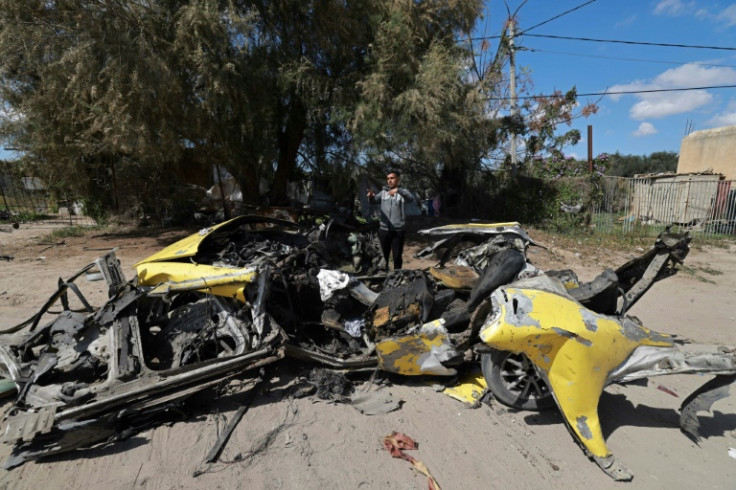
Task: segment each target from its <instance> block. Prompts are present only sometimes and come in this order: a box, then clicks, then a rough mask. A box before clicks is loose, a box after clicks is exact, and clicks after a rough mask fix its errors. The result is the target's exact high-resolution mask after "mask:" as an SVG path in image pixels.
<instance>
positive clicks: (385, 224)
mask: <svg viewBox="0 0 736 490" xmlns="http://www.w3.org/2000/svg"><path fill="white" fill-rule="evenodd" d="M399 178H400V175H399V172H397V171H395V170H392V171H390V172H389V173H388V174H387V175H386V182H387V183H388V187H384V188H383V190H382V191H380V192H379V193H378V194H375V193H374V192H373V191H372V190H370V189H368V190H367V193H366V196H368V199H369V200H370V202H371V203H372V204H375V203H376V202H380V203H381V225H380V226H379V228H378V239H379V241H380V242H381V252H383V258H384V260H385V261H386V269H388V263H389V262H388V257H389V254H393V256H394V270H396V269H401V266H402V264H403V260H402V257H401V256H402V254H403V253H404V235H405V233H404V224H405V221H404V203H407V202H412V201H413V200H414V196H413V195H412V194H411V192H409V191H408V190H406V189H404V188H402V187H399Z"/></svg>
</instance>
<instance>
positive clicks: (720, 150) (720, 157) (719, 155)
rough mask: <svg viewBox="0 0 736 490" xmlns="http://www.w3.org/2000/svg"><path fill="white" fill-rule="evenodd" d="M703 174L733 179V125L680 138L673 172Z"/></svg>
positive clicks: (735, 143) (735, 167)
mask: <svg viewBox="0 0 736 490" xmlns="http://www.w3.org/2000/svg"><path fill="white" fill-rule="evenodd" d="M707 172H712V173H714V174H722V175H723V176H724V177H725V178H726V179H727V180H736V126H724V127H722V128H715V129H704V130H702V131H694V132H692V133H690V134H689V135H687V136H685V137H684V138H683V139H682V143H681V145H680V159H679V161H678V162H677V173H678V174H689V173H707Z"/></svg>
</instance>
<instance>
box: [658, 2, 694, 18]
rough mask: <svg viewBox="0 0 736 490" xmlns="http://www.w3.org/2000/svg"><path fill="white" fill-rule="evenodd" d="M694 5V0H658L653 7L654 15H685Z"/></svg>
mask: <svg viewBox="0 0 736 490" xmlns="http://www.w3.org/2000/svg"><path fill="white" fill-rule="evenodd" d="M694 7H695V2H683V1H682V0H660V1H659V2H658V3H657V5H656V6H655V7H654V13H655V14H656V15H670V16H677V15H685V14H686V13H688V12H691V11H692V10H693V8H694Z"/></svg>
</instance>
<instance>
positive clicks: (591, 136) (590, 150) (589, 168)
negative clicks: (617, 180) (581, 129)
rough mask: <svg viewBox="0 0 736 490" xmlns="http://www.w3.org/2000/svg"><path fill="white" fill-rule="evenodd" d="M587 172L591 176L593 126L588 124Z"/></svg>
mask: <svg viewBox="0 0 736 490" xmlns="http://www.w3.org/2000/svg"><path fill="white" fill-rule="evenodd" d="M588 172H590V174H591V175H592V174H593V126H592V125H591V124H588Z"/></svg>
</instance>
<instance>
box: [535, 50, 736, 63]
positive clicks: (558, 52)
mask: <svg viewBox="0 0 736 490" xmlns="http://www.w3.org/2000/svg"><path fill="white" fill-rule="evenodd" d="M524 50H525V51H528V52H532V53H550V54H562V55H566V56H578V57H581V58H600V59H605V60H618V61H638V62H642V63H665V64H669V65H698V66H709V67H715V68H736V65H718V64H715V63H701V62H699V61H665V60H653V59H644V58H622V57H619V56H601V55H593V54H582V53H569V52H565V51H550V50H547V49H537V48H524Z"/></svg>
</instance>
